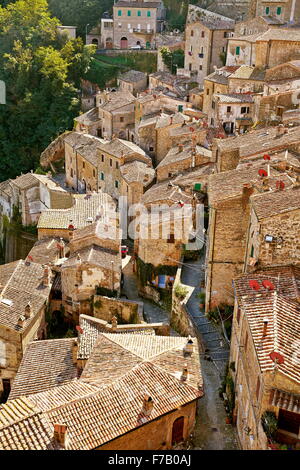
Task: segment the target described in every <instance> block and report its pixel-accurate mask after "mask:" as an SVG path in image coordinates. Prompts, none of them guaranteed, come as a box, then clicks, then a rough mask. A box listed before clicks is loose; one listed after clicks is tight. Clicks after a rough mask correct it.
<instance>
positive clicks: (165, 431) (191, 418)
mask: <svg viewBox="0 0 300 470" xmlns="http://www.w3.org/2000/svg"><path fill="white" fill-rule="evenodd" d="M196 407H197V401H193V402H192V403H189V404H187V405H184V406H182V407H180V408H179V409H177V410H175V411H173V412H171V413H168V414H166V415H164V416H162V417H161V418H158V419H156V420H154V421H151V422H150V423H149V424H145V425H144V426H140V427H138V428H137V429H135V430H134V431H131V432H129V433H127V434H124V435H123V436H120V437H119V438H117V439H114V440H113V441H111V442H108V443H107V444H104V445H103V446H101V447H99V450H167V449H172V427H173V423H174V421H175V420H176V419H177V418H180V417H181V416H183V417H184V429H183V435H184V440H186V439H188V437H189V435H190V434H191V432H192V431H193V429H194V426H195V418H196ZM141 409H142V403H141Z"/></svg>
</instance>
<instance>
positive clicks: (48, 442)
mask: <svg viewBox="0 0 300 470" xmlns="http://www.w3.org/2000/svg"><path fill="white" fill-rule="evenodd" d="M60 341H61V340H60ZM145 341H146V343H145ZM193 341H194V352H193V354H192V355H189V356H185V355H184V350H183V348H184V346H185V345H186V342H187V338H181V337H163V336H152V335H150V336H149V335H131V334H128V335H118V334H100V336H99V337H98V341H97V343H96V346H95V348H94V351H93V353H92V356H91V357H90V359H89V361H88V362H87V365H86V368H85V369H84V372H83V374H82V376H81V378H80V380H79V381H78V380H76V379H75V380H73V381H72V382H70V383H68V384H65V385H61V386H60V387H59V388H56V389H55V388H53V389H52V390H48V391H44V392H42V393H38V394H35V395H31V396H30V397H29V398H22V399H21V400H20V399H19V400H18V401H17V400H13V401H9V402H8V403H9V405H8V406H9V407H10V411H9V414H10V416H11V417H10V419H8V418H7V415H8V413H7V411H5V415H3V416H2V417H0V422H2V423H3V425H2V427H1V426H0V449H53V448H57V447H59V446H58V445H57V444H56V443H55V441H54V439H53V427H54V424H55V423H62V424H66V425H67V430H68V441H69V442H68V444H67V449H70V450H90V449H95V448H97V447H100V446H102V445H103V444H105V443H106V442H109V441H111V440H113V439H115V438H117V437H119V436H121V435H123V434H125V433H127V432H129V431H132V430H134V429H136V428H138V427H139V426H142V425H144V424H146V423H148V422H150V421H152V420H155V419H157V418H158V417H160V416H162V415H164V414H166V413H169V412H171V411H173V410H176V409H178V408H179V407H181V406H184V405H186V404H188V403H190V402H192V401H194V400H197V399H198V398H200V397H201V396H202V395H203V390H202V387H203V383H202V377H201V372H200V362H199V354H198V347H197V342H196V340H195V339H193ZM184 367H187V369H188V377H187V379H186V380H185V381H182V380H181V374H182V370H183V368H184ZM93 380H94V382H95V384H96V387H97V388H96V387H95V385H94V384H91V383H89V384H88V383H87V382H92V381H93ZM145 394H148V395H149V396H151V398H152V400H153V405H154V406H153V409H152V411H151V413H150V414H149V415H146V414H145V413H144V412H143V400H144V396H145ZM20 403H21V405H20ZM20 406H21V410H19V411H18V410H17V407H19V408H20ZM0 415H1V411H0ZM95 417H97V419H95ZM12 420H13V423H12V422H11V421H12Z"/></svg>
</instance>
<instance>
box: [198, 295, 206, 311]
mask: <svg viewBox="0 0 300 470" xmlns="http://www.w3.org/2000/svg"><path fill="white" fill-rule="evenodd" d="M197 297H198V299H199V300H200V304H199V308H200V309H203V308H204V307H205V292H200V294H198V296H197Z"/></svg>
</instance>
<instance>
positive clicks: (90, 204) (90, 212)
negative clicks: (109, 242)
mask: <svg viewBox="0 0 300 470" xmlns="http://www.w3.org/2000/svg"><path fill="white" fill-rule="evenodd" d="M73 197H74V206H73V207H71V208H70V209H49V210H46V211H44V212H43V213H42V214H41V216H40V218H39V222H38V228H39V229H45V228H48V229H68V227H69V225H70V224H72V225H73V226H74V227H75V229H78V228H84V227H86V226H87V225H89V224H90V220H92V221H95V220H96V217H97V216H100V215H101V214H102V213H103V212H104V213H107V212H108V211H109V210H113V206H114V203H113V200H112V198H111V197H110V196H109V195H108V194H106V193H102V192H100V193H93V194H87V195H84V194H76V195H74V196H73ZM110 207H111V209H110ZM71 221H72V222H71Z"/></svg>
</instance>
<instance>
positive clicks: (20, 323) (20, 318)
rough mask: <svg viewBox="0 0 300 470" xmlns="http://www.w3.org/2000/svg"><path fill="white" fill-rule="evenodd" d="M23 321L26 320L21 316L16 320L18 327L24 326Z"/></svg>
mask: <svg viewBox="0 0 300 470" xmlns="http://www.w3.org/2000/svg"><path fill="white" fill-rule="evenodd" d="M25 320H26V318H25V317H24V316H23V315H21V316H20V317H19V318H18V326H24V323H25Z"/></svg>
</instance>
